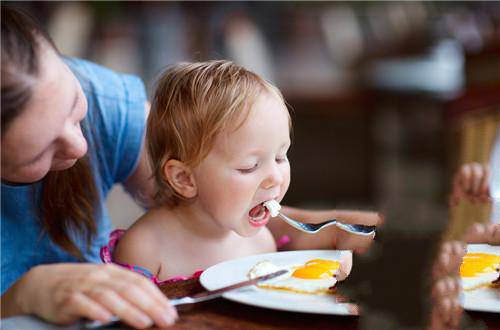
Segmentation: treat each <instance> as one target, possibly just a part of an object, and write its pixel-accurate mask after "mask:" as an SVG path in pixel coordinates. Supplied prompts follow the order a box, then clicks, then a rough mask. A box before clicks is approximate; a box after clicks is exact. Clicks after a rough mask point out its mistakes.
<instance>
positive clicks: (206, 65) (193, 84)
mask: <svg viewBox="0 0 500 330" xmlns="http://www.w3.org/2000/svg"><path fill="white" fill-rule="evenodd" d="M263 92H268V93H271V95H275V96H276V97H278V98H279V99H281V100H282V101H283V104H284V99H283V96H282V94H281V93H280V91H279V90H278V89H277V88H276V87H274V86H273V85H272V84H270V83H269V82H267V81H266V80H264V79H262V78H261V77H259V76H258V75H257V74H255V73H253V72H251V71H249V70H246V69H244V68H243V67H240V66H238V65H236V64H234V63H232V62H230V61H224V60H222V61H208V62H199V63H179V64H176V65H173V66H170V67H169V68H167V69H166V71H164V72H163V73H162V74H161V76H160V78H159V79H158V82H157V85H156V89H155V92H154V96H153V100H152V104H151V112H150V114H149V118H148V123H147V133H146V141H147V148H148V153H149V161H150V165H151V167H152V170H153V178H154V180H155V184H156V194H155V202H156V203H157V204H158V205H169V206H175V205H178V204H179V202H181V201H182V200H184V199H185V198H183V196H181V195H179V194H177V192H176V191H175V189H173V188H172V187H171V186H170V184H169V182H168V180H167V178H166V177H165V174H164V172H163V167H164V165H165V163H166V162H167V161H168V160H170V159H176V160H179V161H182V162H183V163H185V164H187V165H189V166H196V165H197V164H199V162H200V161H201V160H202V159H203V158H205V157H206V156H207V154H208V153H209V151H210V150H211V148H212V147H213V144H214V142H215V138H216V137H217V135H218V134H219V133H221V132H222V131H223V130H224V129H226V128H228V127H229V128H234V129H237V128H238V127H239V126H240V125H241V124H243V123H244V121H245V119H246V118H247V116H248V112H249V109H250V108H251V106H252V105H253V103H254V102H255V101H256V100H257V98H258V96H259V95H261V94H262V93H263ZM285 108H286V106H285Z"/></svg>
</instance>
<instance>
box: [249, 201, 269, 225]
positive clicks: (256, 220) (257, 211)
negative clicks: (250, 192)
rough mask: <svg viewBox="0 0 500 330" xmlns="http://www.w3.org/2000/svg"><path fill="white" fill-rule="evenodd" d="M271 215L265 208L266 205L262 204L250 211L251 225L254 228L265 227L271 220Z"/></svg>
mask: <svg viewBox="0 0 500 330" xmlns="http://www.w3.org/2000/svg"><path fill="white" fill-rule="evenodd" d="M269 215H270V213H269V210H268V209H267V208H265V207H264V203H260V204H258V205H256V206H254V207H253V208H252V209H251V210H250V211H248V217H249V218H250V224H251V225H252V226H254V227H261V226H264V225H265V224H266V223H267V222H268V220H269Z"/></svg>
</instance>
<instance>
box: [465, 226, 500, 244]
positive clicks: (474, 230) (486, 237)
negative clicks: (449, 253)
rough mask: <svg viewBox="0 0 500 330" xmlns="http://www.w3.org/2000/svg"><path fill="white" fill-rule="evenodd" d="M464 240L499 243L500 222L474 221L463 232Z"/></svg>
mask: <svg viewBox="0 0 500 330" xmlns="http://www.w3.org/2000/svg"><path fill="white" fill-rule="evenodd" d="M465 240H466V241H467V242H468V243H486V244H491V245H500V224H489V225H484V224H480V223H474V224H473V225H472V226H471V227H470V228H469V230H468V231H467V233H466V234H465Z"/></svg>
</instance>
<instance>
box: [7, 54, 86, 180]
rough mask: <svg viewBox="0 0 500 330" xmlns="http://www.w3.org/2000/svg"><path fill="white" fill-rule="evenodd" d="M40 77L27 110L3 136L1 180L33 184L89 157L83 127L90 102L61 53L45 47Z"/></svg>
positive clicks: (35, 83) (34, 85)
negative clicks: (82, 123) (52, 172)
mask: <svg viewBox="0 0 500 330" xmlns="http://www.w3.org/2000/svg"><path fill="white" fill-rule="evenodd" d="M40 55H41V56H40V58H41V60H40V73H39V76H38V77H37V78H36V79H37V80H36V81H35V82H34V84H33V94H32V96H31V99H30V101H29V102H28V104H27V105H26V108H25V109H24V110H23V111H22V112H21V114H20V115H19V116H17V117H16V118H15V119H13V121H12V123H10V125H9V126H8V128H7V130H6V131H5V132H3V134H2V161H1V164H2V180H4V181H7V182H13V183H31V182H35V181H38V180H40V179H42V178H43V177H44V176H45V175H46V174H47V173H48V172H49V171H60V170H65V169H67V168H70V167H71V166H73V165H74V164H75V162H76V161H77V160H78V159H79V158H81V157H83V156H84V155H85V153H86V152H87V141H86V140H85V138H84V137H83V134H82V130H81V127H80V122H81V121H82V120H83V118H84V117H85V116H86V114H87V100H86V98H85V95H84V94H83V91H82V89H81V87H80V84H79V82H78V80H77V79H76V77H75V76H74V75H73V73H72V72H71V70H70V69H69V68H68V66H67V65H66V64H65V63H64V62H63V61H62V60H61V58H60V57H59V56H58V54H57V53H56V52H55V51H54V50H53V49H52V48H50V47H48V46H43V45H42V46H41V54H40Z"/></svg>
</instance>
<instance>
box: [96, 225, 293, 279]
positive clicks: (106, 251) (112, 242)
mask: <svg viewBox="0 0 500 330" xmlns="http://www.w3.org/2000/svg"><path fill="white" fill-rule="evenodd" d="M124 233H125V230H124V229H116V230H114V231H112V232H111V234H110V235H109V243H108V245H105V246H103V247H102V248H101V251H100V254H101V260H102V261H103V262H104V263H106V264H115V265H118V266H121V267H124V268H127V269H129V270H131V271H133V272H136V273H139V274H142V275H144V276H146V277H147V278H149V279H150V280H151V281H153V283H155V284H156V285H158V286H160V285H163V284H167V283H173V282H178V281H185V280H190V279H194V278H199V277H200V276H201V273H203V270H198V271H196V272H195V273H194V274H193V275H191V276H174V277H171V278H169V279H166V280H164V281H160V280H159V279H158V278H157V277H156V276H155V275H153V274H152V273H151V272H150V271H149V270H147V269H146V268H143V267H140V266H137V265H130V264H123V263H120V262H116V261H113V252H114V250H115V247H116V244H117V243H118V240H119V239H120V238H121V237H122V236H123V234H124ZM289 242H290V238H289V237H288V236H286V235H285V236H282V237H281V238H280V239H279V240H278V241H277V242H276V245H277V246H278V248H280V247H282V246H283V245H285V244H287V243H289Z"/></svg>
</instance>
